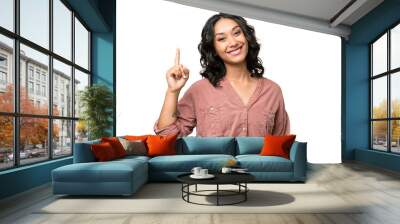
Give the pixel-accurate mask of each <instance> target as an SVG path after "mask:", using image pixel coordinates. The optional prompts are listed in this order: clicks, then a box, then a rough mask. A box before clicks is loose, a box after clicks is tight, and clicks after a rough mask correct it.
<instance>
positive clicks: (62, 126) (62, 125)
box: [53, 120, 72, 157]
mask: <svg viewBox="0 0 400 224" xmlns="http://www.w3.org/2000/svg"><path fill="white" fill-rule="evenodd" d="M71 141H72V121H71V120H53V157H60V156H65V155H71V154H72V147H71V145H72V142H71Z"/></svg>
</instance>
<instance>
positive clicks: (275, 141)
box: [260, 135, 296, 159]
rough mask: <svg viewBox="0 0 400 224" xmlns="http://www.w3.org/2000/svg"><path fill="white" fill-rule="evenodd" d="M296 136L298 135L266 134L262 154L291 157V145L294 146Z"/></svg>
mask: <svg viewBox="0 0 400 224" xmlns="http://www.w3.org/2000/svg"><path fill="white" fill-rule="evenodd" d="M295 138H296V135H282V136H277V135H266V136H265V137H264V146H263V148H262V149H261V152H260V155H261V156H281V157H284V158H286V159H290V147H292V144H293V142H294V140H295Z"/></svg>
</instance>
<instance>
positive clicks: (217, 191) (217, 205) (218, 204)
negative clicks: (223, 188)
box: [217, 184, 219, 206]
mask: <svg viewBox="0 0 400 224" xmlns="http://www.w3.org/2000/svg"><path fill="white" fill-rule="evenodd" d="M218 205H219V184H217V206H218Z"/></svg>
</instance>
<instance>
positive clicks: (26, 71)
mask: <svg viewBox="0 0 400 224" xmlns="http://www.w3.org/2000/svg"><path fill="white" fill-rule="evenodd" d="M48 63H49V57H48V56H47V55H45V54H42V53H40V52H38V51H36V50H33V49H32V48H30V47H27V46H25V45H23V44H21V65H20V66H21V68H20V70H21V71H20V80H21V90H20V95H21V96H20V101H21V102H20V109H21V113H25V114H48V107H49V97H48V96H49V94H48V89H49V88H48V86H49V81H48V80H49V79H48V74H49V72H48ZM43 90H44V92H43Z"/></svg>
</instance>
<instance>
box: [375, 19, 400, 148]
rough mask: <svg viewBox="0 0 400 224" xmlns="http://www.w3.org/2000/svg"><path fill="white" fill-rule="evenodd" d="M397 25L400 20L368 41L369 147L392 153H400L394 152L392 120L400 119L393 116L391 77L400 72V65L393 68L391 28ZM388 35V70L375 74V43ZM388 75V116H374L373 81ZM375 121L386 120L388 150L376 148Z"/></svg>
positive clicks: (399, 23)
mask: <svg viewBox="0 0 400 224" xmlns="http://www.w3.org/2000/svg"><path fill="white" fill-rule="evenodd" d="M396 26H400V21H397V22H395V23H394V24H392V25H391V26H390V27H389V28H387V29H386V30H385V31H384V32H383V33H381V34H380V35H378V36H377V37H376V38H375V39H373V40H372V41H371V42H369V43H368V53H369V68H368V69H369V70H368V74H369V78H368V79H369V99H370V100H369V149H370V150H373V151H379V152H385V153H391V154H396V155H398V154H400V152H393V151H392V121H396V120H400V117H393V116H392V96H391V92H392V84H391V79H392V76H393V75H395V74H396V73H398V72H400V67H398V68H394V69H391V51H392V48H391V30H392V29H393V28H395V27H396ZM385 34H386V35H387V38H386V46H387V52H386V57H387V63H386V71H385V72H383V73H380V74H376V75H375V76H374V74H373V44H374V43H376V41H378V40H379V39H380V38H381V37H383V36H384V35H385ZM382 77H386V87H387V88H386V91H387V92H386V98H387V105H386V110H387V113H386V118H373V89H374V88H373V81H374V80H375V79H378V78H382ZM374 121H386V135H387V138H386V151H383V150H379V149H376V148H374V138H373V137H374V136H373V134H374V133H373V125H372V124H373V122H374Z"/></svg>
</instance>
